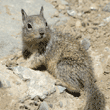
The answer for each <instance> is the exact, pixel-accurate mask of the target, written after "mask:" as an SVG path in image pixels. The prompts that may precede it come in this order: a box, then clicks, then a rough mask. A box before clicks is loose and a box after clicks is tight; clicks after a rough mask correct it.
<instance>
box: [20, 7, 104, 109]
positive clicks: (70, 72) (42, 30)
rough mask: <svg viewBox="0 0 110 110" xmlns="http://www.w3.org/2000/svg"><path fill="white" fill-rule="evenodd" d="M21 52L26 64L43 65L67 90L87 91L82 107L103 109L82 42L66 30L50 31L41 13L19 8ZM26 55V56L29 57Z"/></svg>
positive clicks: (100, 95)
mask: <svg viewBox="0 0 110 110" xmlns="http://www.w3.org/2000/svg"><path fill="white" fill-rule="evenodd" d="M21 13H22V20H23V24H24V26H23V30H22V31H23V33H22V38H23V52H22V53H23V56H24V58H25V59H27V61H28V67H30V68H37V67H38V66H39V65H45V67H46V68H47V70H48V72H49V73H50V74H52V75H53V76H54V77H55V78H57V79H58V80H60V81H59V83H57V84H59V85H62V86H65V87H66V88H67V90H68V91H70V92H80V90H82V89H83V88H84V90H85V92H87V103H86V106H85V108H84V110H104V108H105V98H104V95H103V94H102V93H101V92H100V91H99V89H98V88H97V86H96V85H95V83H94V80H95V78H94V75H93V68H92V61H91V58H90V56H89V54H88V52H87V51H85V50H84V49H83V47H82V45H81V44H80V43H79V42H78V41H77V40H75V38H74V37H73V36H71V35H69V34H66V35H64V34H62V33H53V32H52V31H51V29H50V28H49V26H48V24H47V22H46V19H45V18H44V16H43V7H41V10H40V14H39V15H32V16H28V15H27V14H26V12H25V11H24V10H23V9H22V10H21ZM28 59H29V60H28Z"/></svg>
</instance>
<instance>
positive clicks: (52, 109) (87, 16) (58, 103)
mask: <svg viewBox="0 0 110 110" xmlns="http://www.w3.org/2000/svg"><path fill="white" fill-rule="evenodd" d="M46 1H47V2H50V3H51V4H53V5H54V6H55V8H56V9H57V10H58V12H57V16H55V17H58V13H62V14H64V15H66V16H68V17H69V18H70V19H69V20H68V21H67V22H66V23H65V24H63V25H62V24H61V25H58V26H54V27H55V28H56V29H57V30H59V31H62V32H63V33H70V34H72V35H73V36H74V37H75V38H76V39H77V40H79V41H80V42H81V41H82V40H83V39H84V38H87V39H88V40H89V41H90V48H89V50H88V51H89V52H90V54H91V57H92V59H93V64H94V65H93V67H94V72H95V76H96V79H97V82H96V84H97V86H98V87H99V89H100V90H101V91H102V93H103V94H104V95H105V99H106V110H110V63H109V62H110V33H109V31H110V28H109V27H110V22H104V20H103V19H105V18H106V17H109V16H110V13H109V12H104V11H102V9H103V7H104V6H105V5H106V4H107V3H109V0H89V1H88V0H67V2H68V3H69V6H68V5H67V6H66V5H64V4H62V3H61V2H60V1H59V0H46ZM92 6H93V7H95V10H91V9H90V7H92ZM66 7H69V8H70V9H73V10H75V11H76V12H78V13H81V12H84V14H82V16H78V15H76V16H74V17H72V16H69V15H68V13H67V12H66V10H67V9H66ZM101 23H104V24H105V25H102V26H99V25H100V24H101ZM83 95H84V94H83V93H82V95H80V96H78V97H77V96H76V95H72V94H70V93H68V92H66V91H65V92H63V93H62V94H60V93H59V92H58V91H57V92H56V93H54V94H51V96H48V97H47V98H46V99H45V101H46V102H47V104H48V105H49V110H56V109H58V110H81V108H83V107H84V104H85V100H84V96H83ZM0 96H2V99H3V100H2V101H1V100H0V110H20V109H23V110H24V109H29V107H28V108H26V107H24V108H23V104H22V106H21V105H19V103H16V104H15V105H16V106H15V107H13V108H11V107H10V106H9V104H10V100H12V97H11V96H10V95H9V94H8V93H7V91H6V90H2V89H0ZM74 96H75V97H74ZM1 102H2V103H1ZM38 102H39V104H40V103H41V102H42V100H40V99H39V100H38ZM26 103H28V104H29V103H30V102H28V101H26V102H25V103H24V105H25V104H26ZM29 106H30V105H29ZM20 107H21V108H20ZM38 108H39V106H38V105H34V107H33V106H31V107H30V110H31V109H32V110H37V109H38Z"/></svg>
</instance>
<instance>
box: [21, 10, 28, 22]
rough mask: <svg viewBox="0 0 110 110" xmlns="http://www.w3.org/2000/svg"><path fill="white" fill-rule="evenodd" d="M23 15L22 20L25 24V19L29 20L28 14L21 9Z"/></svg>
mask: <svg viewBox="0 0 110 110" xmlns="http://www.w3.org/2000/svg"><path fill="white" fill-rule="evenodd" d="M21 14H22V20H23V22H24V21H25V19H26V18H27V14H26V12H25V11H24V10H23V9H21Z"/></svg>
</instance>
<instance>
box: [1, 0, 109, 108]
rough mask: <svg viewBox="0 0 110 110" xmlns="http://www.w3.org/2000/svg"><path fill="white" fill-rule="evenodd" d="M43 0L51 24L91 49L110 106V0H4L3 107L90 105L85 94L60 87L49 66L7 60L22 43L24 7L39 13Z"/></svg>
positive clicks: (99, 81) (2, 11) (98, 79)
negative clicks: (9, 63) (39, 68)
mask: <svg viewBox="0 0 110 110" xmlns="http://www.w3.org/2000/svg"><path fill="white" fill-rule="evenodd" d="M42 5H43V6H44V16H45V18H46V19H47V22H48V23H49V25H51V28H52V29H56V30H58V31H62V32H63V33H70V34H72V35H73V37H75V38H76V39H77V40H79V41H80V42H81V44H82V45H84V48H85V49H86V50H87V51H88V52H89V53H90V55H91V57H92V60H93V67H94V74H95V76H96V79H97V82H96V84H97V86H98V87H99V88H100V90H101V91H102V93H103V94H104V95H105V99H106V110H110V33H109V30H110V29H109V27H110V1H109V0H97V1H96V0H89V1H88V0H66V1H65V0H45V1H44V0H26V1H23V0H19V1H11V0H4V1H0V21H1V25H0V36H1V37H0V58H1V59H0V110H25V109H26V110H56V109H57V110H81V109H82V108H83V107H84V105H85V97H84V94H83V93H82V94H73V95H72V94H70V93H68V92H67V91H66V90H65V88H64V87H61V86H55V81H56V80H55V79H54V78H53V77H52V76H51V75H49V73H48V72H47V71H43V72H41V71H34V70H31V69H29V68H24V67H21V66H19V65H18V66H16V67H13V68H7V67H6V65H5V64H4V63H3V62H4V61H5V60H7V59H10V60H11V58H12V56H13V55H11V54H15V53H16V52H17V51H19V50H21V47H22V44H21V27H22V20H21V13H20V10H21V8H23V9H25V11H26V12H27V13H28V14H38V13H39V10H40V7H41V6H42ZM10 55H11V56H10ZM21 60H22V59H20V61H21ZM20 61H18V62H20Z"/></svg>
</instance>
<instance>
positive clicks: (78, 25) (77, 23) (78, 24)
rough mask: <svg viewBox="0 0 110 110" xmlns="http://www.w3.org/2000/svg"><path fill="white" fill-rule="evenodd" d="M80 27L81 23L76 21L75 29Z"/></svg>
mask: <svg viewBox="0 0 110 110" xmlns="http://www.w3.org/2000/svg"><path fill="white" fill-rule="evenodd" d="M81 26H82V24H81V21H80V20H77V21H76V28H80V27H81Z"/></svg>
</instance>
